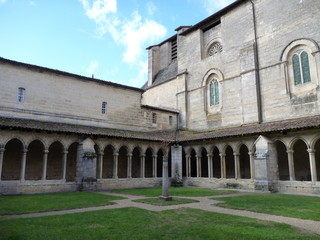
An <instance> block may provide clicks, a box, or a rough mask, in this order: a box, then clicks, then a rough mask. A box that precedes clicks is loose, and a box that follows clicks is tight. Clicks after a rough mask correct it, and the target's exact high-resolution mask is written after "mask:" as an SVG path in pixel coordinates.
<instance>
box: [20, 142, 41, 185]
mask: <svg viewBox="0 0 320 240" xmlns="http://www.w3.org/2000/svg"><path fill="white" fill-rule="evenodd" d="M43 151H44V146H43V143H42V142H41V141H39V140H34V141H33V142H31V143H30V144H29V146H28V152H27V157H26V174H25V178H26V180H41V177H42V168H43Z"/></svg>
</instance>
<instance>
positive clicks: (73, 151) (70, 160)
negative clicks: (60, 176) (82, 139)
mask: <svg viewBox="0 0 320 240" xmlns="http://www.w3.org/2000/svg"><path fill="white" fill-rule="evenodd" d="M78 146H79V144H78V143H77V142H74V143H72V144H71V145H70V146H69V148H68V156H67V169H66V181H67V182H74V181H75V180H76V174H77V158H78Z"/></svg>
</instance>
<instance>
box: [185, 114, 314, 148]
mask: <svg viewBox="0 0 320 240" xmlns="http://www.w3.org/2000/svg"><path fill="white" fill-rule="evenodd" d="M314 128H320V115H317V116H310V117H304V118H299V119H289V120H283V121H274V122H265V123H260V124H258V123H256V124H252V125H244V126H237V127H229V128H218V129H215V130H212V131H180V132H179V141H180V142H186V141H195V140H209V139H220V138H227V137H238V136H250V135H260V134H271V133H277V132H282V133H286V132H290V131H294V130H301V129H314Z"/></svg>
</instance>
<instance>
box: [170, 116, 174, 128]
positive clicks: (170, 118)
mask: <svg viewBox="0 0 320 240" xmlns="http://www.w3.org/2000/svg"><path fill="white" fill-rule="evenodd" d="M172 123H173V122H172V116H169V125H170V126H172Z"/></svg>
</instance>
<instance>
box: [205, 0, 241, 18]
mask: <svg viewBox="0 0 320 240" xmlns="http://www.w3.org/2000/svg"><path fill="white" fill-rule="evenodd" d="M234 1H235V0H203V7H204V8H205V10H206V11H207V13H208V14H210V15H211V14H213V13H215V12H216V11H218V10H220V9H222V8H224V7H226V6H228V5H229V4H231V3H232V2H234Z"/></svg>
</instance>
